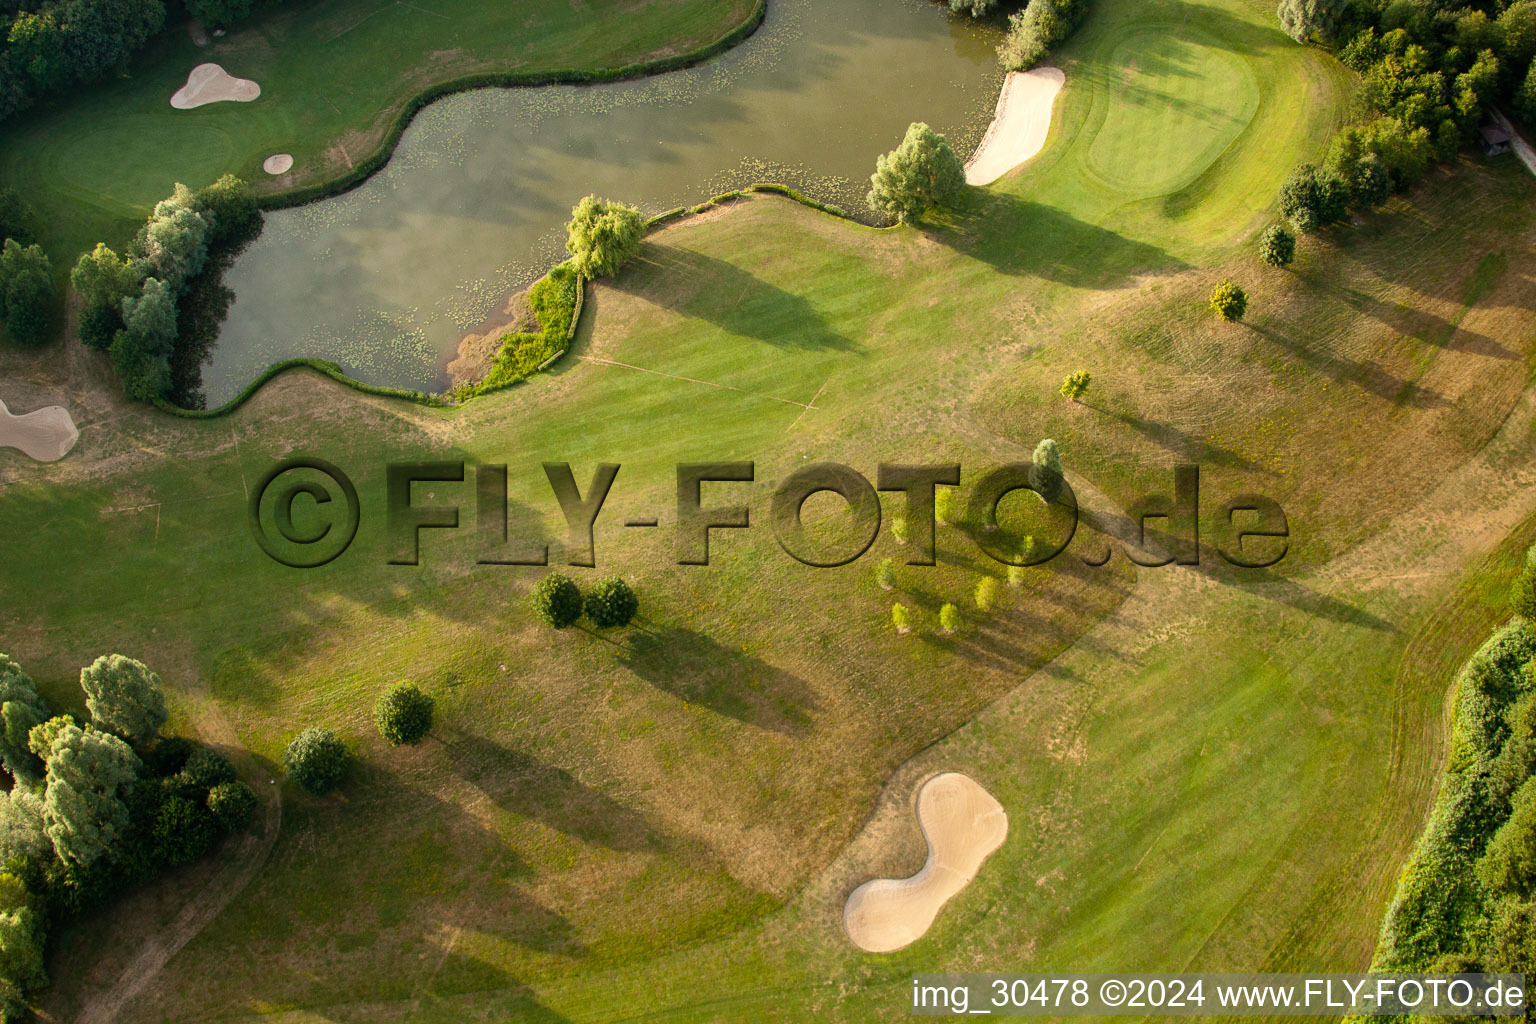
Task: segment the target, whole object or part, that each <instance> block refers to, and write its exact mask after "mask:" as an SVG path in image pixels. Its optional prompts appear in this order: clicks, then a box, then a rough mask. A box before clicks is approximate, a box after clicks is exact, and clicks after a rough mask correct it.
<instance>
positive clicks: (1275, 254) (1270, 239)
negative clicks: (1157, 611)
mask: <svg viewBox="0 0 1536 1024" xmlns="http://www.w3.org/2000/svg"><path fill="white" fill-rule="evenodd" d="M1295 258H1296V236H1295V235H1293V234H1291V233H1290V232H1289V231H1287V230H1285V228H1283V227H1281V226H1280V225H1278V224H1275V225H1272V226H1271V227H1270V228H1269V230H1267V231H1265V232H1264V234H1263V235H1262V236H1260V238H1259V259H1261V260H1263V261H1264V262H1265V263H1267V264H1269V265H1270V266H1271V267H1284V266H1288V265H1289V264H1290V262H1291V260H1293V259H1295Z"/></svg>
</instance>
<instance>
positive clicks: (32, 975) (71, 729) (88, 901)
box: [0, 654, 257, 1024]
mask: <svg viewBox="0 0 1536 1024" xmlns="http://www.w3.org/2000/svg"><path fill="white" fill-rule="evenodd" d="M80 688H81V691H82V693H83V695H84V699H85V708H84V709H83V710H81V711H76V712H64V713H58V714H56V713H55V712H54V711H53V709H51V708H50V707H49V705H48V703H47V701H45V700H44V699H43V698H42V696H41V695H39V693H38V690H37V687H36V686H35V685H34V684H33V682H32V679H31V677H30V676H28V675H27V673H26V672H25V671H23V670H22V668H21V666H20V665H18V664H17V663H16V662H15V661H13V660H11V658H9V657H8V656H6V655H3V654H0V765H3V767H4V769H5V770H6V771H7V772H9V773H10V775H11V789H10V791H9V792H8V793H6V794H4V795H3V796H0V862H3V869H0V1019H3V1020H4V1021H6V1022H7V1024H9V1022H11V1021H17V1020H22V1019H25V1018H26V1016H27V1014H28V1009H27V997H28V993H30V992H31V991H33V990H35V989H37V988H38V987H40V986H42V985H45V984H46V983H47V975H46V973H45V971H44V967H43V954H44V950H45V948H46V943H47V938H48V935H49V932H50V930H51V929H52V928H53V927H54V926H56V925H58V924H60V923H62V922H64V921H67V920H68V919H69V918H71V917H73V916H75V915H78V914H79V913H81V912H82V911H84V910H87V909H89V908H91V907H94V906H97V905H99V904H101V903H104V902H106V901H107V900H108V899H109V898H111V897H112V896H113V895H115V894H117V893H119V892H121V891H122V890H123V889H124V888H126V887H128V886H131V885H134V884H136V883H138V882H141V881H144V880H146V879H149V878H152V877H154V876H155V875H156V874H157V873H158V872H160V871H162V870H163V869H164V868H166V867H168V866H174V865H178V864H186V863H189V862H190V861H193V860H196V859H197V858H198V857H201V856H202V855H204V854H205V853H207V852H208V851H209V850H210V849H211V848H212V847H213V845H214V844H215V843H216V842H217V841H218V840H219V837H220V836H222V835H224V834H226V833H228V832H232V831H236V830H238V829H242V828H244V827H245V826H246V825H247V823H248V822H249V820H250V818H251V815H252V814H253V813H254V811H255V809H256V803H257V800H256V795H255V793H254V792H252V791H251V789H250V788H249V787H248V786H246V785H245V783H243V782H240V781H239V780H238V779H236V777H235V770H234V767H233V766H232V765H231V764H230V763H229V761H228V760H227V759H226V758H225V757H224V756H223V755H222V754H220V753H218V752H217V751H215V750H212V749H209V748H207V747H199V746H197V745H196V744H193V743H191V742H190V741H188V740H185V739H183V738H181V737H176V736H162V735H160V730H161V728H162V727H163V726H164V725H165V720H166V706H165V694H164V691H163V688H162V686H161V682H160V677H159V676H158V675H156V674H155V673H154V672H152V671H150V670H149V668H148V667H146V666H145V665H144V664H143V663H141V662H138V661H135V660H134V659H132V658H126V657H123V656H122V655H118V654H111V655H106V656H103V657H101V658H98V659H96V661H95V662H93V663H92V664H90V665H89V666H87V667H86V668H84V669H82V670H81V672H80Z"/></svg>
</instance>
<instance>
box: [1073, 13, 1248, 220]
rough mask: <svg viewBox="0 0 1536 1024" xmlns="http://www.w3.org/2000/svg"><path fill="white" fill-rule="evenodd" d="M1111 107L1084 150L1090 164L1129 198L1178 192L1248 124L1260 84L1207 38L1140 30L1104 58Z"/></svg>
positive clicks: (1232, 55)
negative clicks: (1086, 150)
mask: <svg viewBox="0 0 1536 1024" xmlns="http://www.w3.org/2000/svg"><path fill="white" fill-rule="evenodd" d="M1106 70H1107V72H1108V73H1109V74H1110V75H1111V76H1112V78H1111V85H1112V88H1111V90H1109V102H1110V103H1111V106H1110V108H1109V112H1108V113H1107V114H1106V115H1105V118H1104V123H1103V125H1102V127H1101V128H1100V129H1099V132H1098V134H1097V135H1096V136H1095V137H1094V140H1093V143H1092V145H1091V146H1089V149H1088V160H1087V165H1088V169H1089V170H1091V171H1092V172H1093V173H1094V174H1095V175H1097V176H1098V177H1099V178H1100V179H1102V180H1103V182H1104V183H1105V184H1106V185H1108V186H1110V187H1111V188H1114V189H1116V190H1118V191H1120V192H1123V193H1125V194H1126V195H1127V196H1131V197H1135V198H1147V197H1150V196H1157V195H1164V194H1166V193H1169V192H1174V191H1177V190H1178V189H1180V188H1182V187H1184V186H1185V185H1187V184H1189V183H1190V182H1192V181H1194V180H1195V179H1196V178H1197V177H1199V176H1200V174H1201V173H1202V172H1204V171H1205V169H1206V168H1207V167H1209V166H1210V165H1211V164H1212V163H1213V162H1214V161H1215V160H1216V158H1217V157H1218V156H1220V155H1221V152H1222V151H1223V150H1224V149H1226V148H1227V146H1229V145H1230V144H1231V143H1232V141H1233V140H1234V139H1236V138H1237V136H1238V135H1239V134H1240V133H1241V132H1242V131H1243V130H1244V129H1245V128H1247V127H1248V124H1249V122H1251V121H1252V120H1253V116H1254V113H1255V112H1256V111H1257V110H1258V106H1259V87H1258V83H1257V82H1256V81H1255V80H1254V77H1253V73H1252V71H1250V70H1249V68H1248V65H1247V63H1246V62H1245V61H1243V60H1241V59H1240V58H1238V57H1237V56H1235V55H1234V54H1233V53H1232V52H1231V51H1230V50H1227V49H1224V48H1222V46H1221V44H1220V43H1219V42H1218V41H1217V40H1216V39H1214V38H1213V37H1211V36H1208V35H1205V34H1204V33H1199V32H1190V31H1188V30H1187V29H1186V30H1184V31H1183V32H1181V33H1180V34H1179V35H1170V34H1167V33H1166V32H1164V31H1160V30H1158V31H1152V30H1148V31H1143V32H1137V33H1135V34H1133V35H1129V36H1126V37H1125V38H1123V39H1121V40H1120V42H1119V44H1118V45H1117V46H1116V47H1115V48H1114V50H1113V51H1112V53H1111V56H1110V59H1109V61H1108V68H1107V69H1106Z"/></svg>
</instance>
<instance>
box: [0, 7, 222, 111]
mask: <svg viewBox="0 0 1536 1024" xmlns="http://www.w3.org/2000/svg"><path fill="white" fill-rule="evenodd" d="M252 7H253V3H252V0H185V3H184V5H183V4H172V6H170V7H167V5H166V4H165V3H164V0H43V2H41V3H35V2H29V0H0V121H3V120H4V119H6V118H8V117H10V116H12V115H13V114H16V113H17V112H19V111H22V110H25V109H26V108H28V107H30V106H32V105H33V104H34V103H37V102H38V101H39V100H42V99H45V98H47V97H49V96H53V95H57V94H59V93H62V92H64V91H66V90H68V89H72V88H77V87H79V86H82V85H89V84H90V83H92V82H97V81H100V80H101V79H103V78H105V77H107V75H109V74H111V73H112V72H113V71H114V70H117V69H119V68H121V67H122V66H123V65H124V64H126V63H127V61H128V59H129V58H130V57H132V56H133V55H134V54H135V53H137V52H138V51H139V50H141V49H143V47H144V44H146V43H147V42H149V40H150V39H152V38H154V36H155V35H157V34H158V33H160V32H161V31H163V30H164V29H165V27H166V21H167V17H168V16H169V17H171V18H174V17H176V16H177V15H179V14H180V13H181V11H182V10H183V9H184V10H185V11H186V12H187V13H188V14H191V15H192V16H193V17H195V18H198V19H199V20H201V21H202V22H203V24H205V25H207V26H208V27H209V28H224V27H227V26H229V25H231V24H233V23H234V22H236V21H238V20H240V19H241V18H244V17H245V16H246V15H248V14H250V13H251V10H252Z"/></svg>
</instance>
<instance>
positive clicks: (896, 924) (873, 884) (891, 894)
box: [843, 772, 1008, 953]
mask: <svg viewBox="0 0 1536 1024" xmlns="http://www.w3.org/2000/svg"><path fill="white" fill-rule="evenodd" d="M917 823H918V826H919V827H920V828H921V829H922V830H923V838H924V839H926V840H928V863H926V864H924V865H923V869H922V870H921V871H919V872H918V873H917V874H915V875H913V876H912V877H911V878H876V879H874V880H873V881H869V882H865V883H864V884H863V885H861V886H859V887H858V888H857V889H855V890H853V894H852V895H850V896H849V897H848V903H847V904H846V905H845V906H844V907H843V927H844V928H845V929H847V931H848V937H849V938H850V939H852V940H853V944H854V945H855V946H858V947H859V948H860V949H862V950H864V951H865V952H866V953H889V952H891V951H892V950H897V949H900V948H901V947H903V946H908V945H911V944H912V943H914V942H916V941H917V940H918V939H920V938H922V937H923V933H924V932H926V931H927V930H928V927H929V925H931V924H933V919H934V918H935V917H937V916H938V914H939V910H940V908H942V907H943V906H944V904H945V903H946V902H947V901H948V900H949V898H950V897H951V896H953V895H955V894H956V893H958V892H959V891H960V890H961V889H964V888H965V887H966V886H967V885H968V884H969V883H970V881H971V879H973V878H975V877H976V872H977V871H978V870H979V869H980V868H981V862H982V861H984V860H986V859H987V857H989V856H990V855H991V854H992V852H993V851H994V850H996V849H997V848H998V847H999V846H1002V845H1003V840H1004V839H1006V838H1008V814H1007V812H1005V811H1004V810H1003V805H1002V804H1000V803H998V802H997V801H996V800H994V799H993V798H992V794H991V793H988V792H987V791H986V790H985V789H982V788H981V786H980V785H979V784H978V783H977V782H976V781H975V780H974V779H972V778H970V777H969V776H967V775H961V774H960V773H958V772H945V773H944V774H942V775H935V776H934V777H933V778H931V779H929V780H928V781H927V782H925V783H923V787H922V789H919V790H918V791H917Z"/></svg>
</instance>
